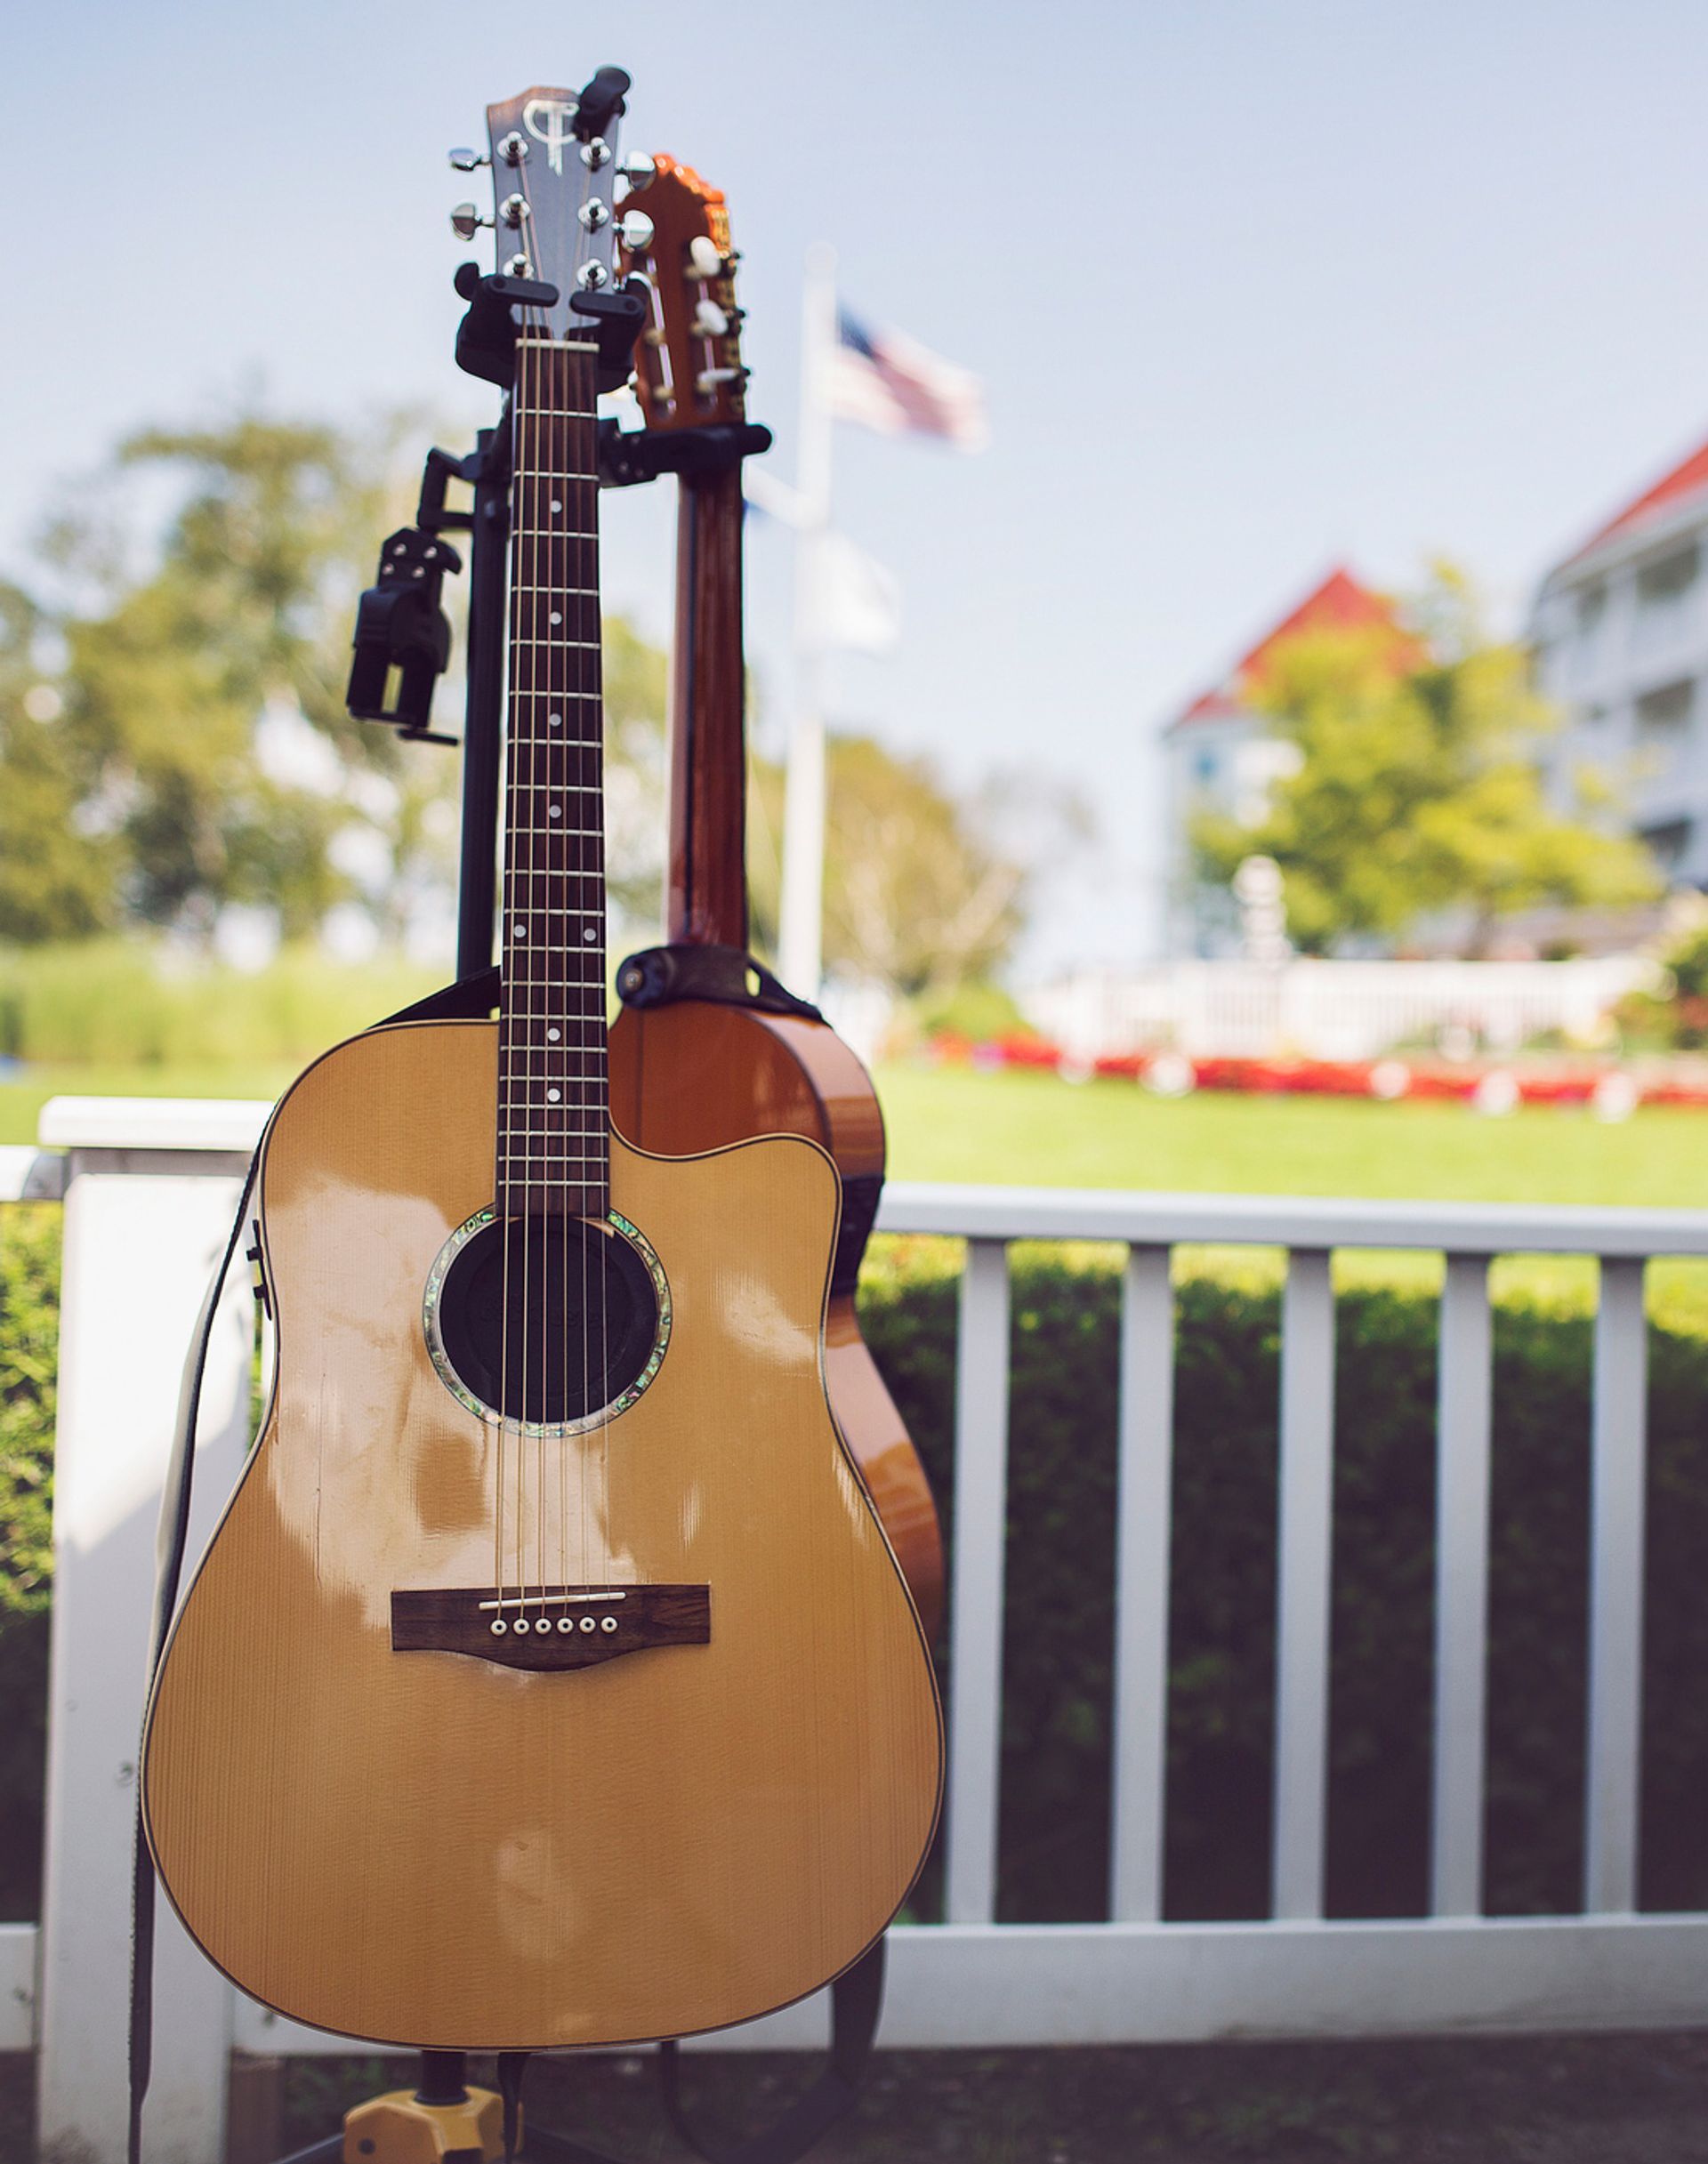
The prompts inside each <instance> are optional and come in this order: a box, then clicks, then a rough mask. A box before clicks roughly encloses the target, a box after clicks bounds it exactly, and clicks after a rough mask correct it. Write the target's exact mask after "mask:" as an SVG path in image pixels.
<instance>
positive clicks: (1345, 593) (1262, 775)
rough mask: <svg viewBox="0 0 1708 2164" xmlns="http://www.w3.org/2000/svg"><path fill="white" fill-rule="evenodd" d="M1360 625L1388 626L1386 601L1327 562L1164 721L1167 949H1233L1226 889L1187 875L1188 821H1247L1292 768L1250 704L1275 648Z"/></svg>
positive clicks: (1294, 757)
mask: <svg viewBox="0 0 1708 2164" xmlns="http://www.w3.org/2000/svg"><path fill="white" fill-rule="evenodd" d="M1367 626H1376V627H1380V628H1381V629H1382V630H1384V631H1393V630H1394V629H1395V624H1394V612H1393V605H1392V603H1391V602H1390V601H1389V600H1388V599H1386V598H1385V597H1384V596H1382V595H1381V594H1378V593H1374V592H1372V591H1371V590H1370V589H1369V588H1368V587H1367V586H1365V585H1363V584H1361V583H1360V582H1359V581H1358V579H1356V578H1355V577H1354V576H1353V575H1352V574H1351V573H1350V572H1349V571H1348V570H1346V569H1345V568H1344V567H1336V568H1335V569H1334V570H1333V571H1331V572H1330V573H1329V575H1328V576H1327V577H1326V578H1325V579H1323V580H1322V581H1321V582H1320V583H1318V584H1317V585H1316V586H1314V587H1313V588H1312V589H1311V591H1310V592H1309V593H1308V594H1307V595H1306V596H1305V598H1304V599H1303V600H1302V601H1301V602H1300V603H1299V605H1298V606H1297V607H1295V608H1293V609H1292V610H1291V611H1290V612H1289V613H1288V614H1287V615H1285V616H1284V617H1282V619H1281V621H1280V622H1279V623H1277V624H1275V625H1273V626H1272V627H1271V629H1270V630H1269V631H1268V632H1265V633H1264V635H1263V636H1262V638H1261V639H1260V640H1258V641H1257V643H1256V644H1255V645H1254V646H1253V647H1249V648H1247V649H1246V651H1245V653H1244V654H1242V655H1241V656H1240V657H1239V659H1238V660H1237V662H1236V663H1235V664H1234V665H1233V667H1232V668H1231V669H1229V671H1228V672H1227V674H1226V675H1225V676H1224V677H1222V679H1221V681H1220V682H1218V683H1216V684H1214V685H1213V686H1212V687H1211V688H1209V689H1208V690H1207V691H1203V692H1200V693H1199V694H1198V696H1197V697H1196V698H1195V699H1193V700H1192V701H1191V702H1190V703H1189V704H1188V705H1186V706H1184V707H1183V708H1182V709H1181V710H1180V712H1179V713H1178V714H1176V715H1175V717H1174V719H1173V720H1172V721H1171V722H1170V723H1169V724H1168V725H1167V727H1166V728H1164V731H1163V735H1162V744H1163V756H1164V761H1165V764H1166V780H1165V784H1164V788H1165V792H1166V806H1167V809H1166V817H1167V821H1168V827H1167V832H1168V847H1169V866H1168V926H1167V952H1168V953H1170V954H1201V955H1216V954H1231V953H1236V952H1237V950H1238V946H1239V930H1238V925H1237V912H1236V909H1235V905H1234V903H1233V900H1232V898H1231V897H1229V896H1228V895H1225V894H1221V893H1218V892H1214V891H1204V890H1203V889H1200V888H1199V886H1198V884H1197V881H1196V880H1195V878H1194V877H1193V872H1192V851H1191V841H1190V835H1189V828H1190V824H1191V820H1192V817H1193V816H1194V814H1195V813H1197V812H1200V811H1204V810H1211V811H1218V812H1226V813H1229V814H1231V815H1232V816H1233V817H1235V818H1237V819H1239V820H1241V821H1242V822H1244V823H1245V825H1250V826H1255V825H1258V823H1259V822H1260V821H1261V818H1262V817H1263V814H1264V811H1265V808H1267V805H1268V802H1269V791H1270V789H1271V788H1272V787H1273V786H1274V784H1275V783H1276V782H1277V780H1279V779H1280V778H1281V776H1284V775H1286V774H1291V773H1293V772H1295V771H1296V769H1297V766H1298V760H1299V752H1298V747H1297V746H1296V745H1295V744H1290V743H1288V742H1286V741H1285V738H1283V737H1280V736H1277V734H1276V730H1275V724H1274V721H1273V720H1272V719H1271V717H1270V716H1269V714H1267V713H1265V712H1263V711H1262V709H1261V706H1259V705H1258V704H1255V703H1254V701H1255V695H1256V694H1257V693H1258V692H1259V691H1260V690H1261V687H1262V684H1263V680H1264V678H1265V676H1266V675H1267V674H1268V672H1269V666H1270V664H1271V662H1272V661H1273V659H1274V656H1275V653H1276V650H1277V648H1279V647H1280V646H1281V645H1282V644H1283V643H1284V642H1285V640H1289V639H1292V638H1295V637H1297V635H1298V634H1299V633H1300V632H1324V631H1349V630H1359V629H1363V628H1365V627H1367Z"/></svg>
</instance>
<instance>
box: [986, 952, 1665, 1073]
mask: <svg viewBox="0 0 1708 2164" xmlns="http://www.w3.org/2000/svg"><path fill="white" fill-rule="evenodd" d="M1657 976H1658V969H1657V965H1656V963H1655V962H1653V961H1649V960H1648V959H1647V958H1645V957H1644V956H1642V955H1640V954H1613V955H1607V956H1604V957H1601V958H1599V959H1596V960H1584V961H1313V960H1310V959H1309V958H1301V959H1295V960H1294V961H1287V962H1282V963H1280V964H1278V965H1273V966H1270V965H1265V964H1261V963H1258V962H1250V961H1159V962H1153V963H1151V964H1149V965H1148V966H1147V967H1145V968H1141V969H1085V970H1082V971H1080V972H1078V973H1077V974H1076V975H1075V976H1073V977H1063V978H1061V979H1060V980H1059V982H1057V983H1055V984H1051V985H1039V986H1037V987H1036V988H1035V989H1034V990H1032V991H1029V992H1027V994H1025V995H1024V997H1023V999H1022V1001H1021V1005H1022V1007H1023V1008H1024V1010H1025V1012H1026V1018H1027V1021H1029V1022H1030V1023H1031V1024H1032V1025H1033V1026H1034V1027H1035V1028H1036V1029H1038V1030H1041V1031H1042V1032H1043V1034H1044V1035H1045V1036H1046V1037H1048V1038H1050V1039H1051V1040H1052V1041H1053V1042H1055V1043H1057V1044H1059V1045H1060V1046H1061V1048H1062V1050H1064V1051H1065V1052H1066V1053H1068V1056H1069V1057H1070V1058H1074V1059H1078V1060H1092V1059H1101V1058H1108V1057H1112V1056H1119V1055H1121V1054H1124V1053H1129V1052H1137V1051H1144V1050H1150V1049H1152V1048H1155V1047H1161V1046H1171V1047H1173V1048H1174V1049H1176V1050H1180V1051H1182V1052H1185V1053H1186V1054H1188V1057H1190V1058H1250V1059H1266V1058H1277V1057H1279V1056H1281V1055H1283V1054H1289V1053H1291V1054H1295V1055H1299V1056H1301V1057H1303V1058H1310V1059H1370V1058H1374V1057H1375V1056H1376V1054H1377V1053H1379V1052H1384V1051H1387V1050H1389V1049H1390V1047H1391V1046H1393V1045H1396V1044H1401V1043H1406V1042H1420V1041H1423V1042H1427V1041H1429V1040H1430V1039H1431V1038H1433V1037H1434V1036H1435V1035H1436V1034H1437V1033H1438V1031H1440V1030H1443V1029H1445V1028H1448V1027H1454V1028H1459V1029H1465V1030H1470V1031H1471V1032H1473V1033H1474V1034H1476V1035H1477V1036H1478V1037H1481V1038H1484V1039H1486V1040H1487V1041H1488V1042H1491V1043H1494V1044H1495V1045H1497V1046H1500V1047H1503V1048H1513V1047H1516V1046H1518V1045H1519V1044H1521V1043H1522V1042H1525V1040H1526V1039H1527V1038H1530V1037H1534V1036H1536V1035H1539V1034H1541V1033H1542V1032H1543V1031H1545V1030H1559V1031H1561V1032H1564V1033H1565V1034H1567V1035H1569V1036H1571V1037H1573V1038H1575V1039H1583V1040H1587V1039H1589V1038H1590V1037H1591V1036H1592V1034H1593V1033H1594V1030H1595V1028H1596V1026H1597V1024H1598V1022H1599V1020H1600V1018H1601V1017H1602V1016H1604V1015H1605V1014H1606V1013H1607V1010H1609V1009H1610V1008H1611V1007H1613V1006H1614V1005H1615V1003H1616V1002H1618V1001H1619V1000H1620V999H1622V998H1623V996H1624V994H1626V993H1627V992H1631V991H1633V990H1636V989H1639V988H1640V987H1642V986H1646V985H1651V984H1653V983H1654V982H1655V981H1656V978H1657Z"/></svg>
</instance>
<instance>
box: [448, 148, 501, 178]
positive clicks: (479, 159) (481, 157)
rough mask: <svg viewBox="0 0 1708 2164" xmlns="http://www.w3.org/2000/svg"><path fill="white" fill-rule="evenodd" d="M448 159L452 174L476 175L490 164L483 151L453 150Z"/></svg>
mask: <svg viewBox="0 0 1708 2164" xmlns="http://www.w3.org/2000/svg"><path fill="white" fill-rule="evenodd" d="M450 159H451V171H452V172H453V173H476V172H479V168H480V167H481V166H482V165H491V163H492V160H491V159H490V158H489V157H487V154H486V152H485V151H484V150H453V151H452V152H451V153H450Z"/></svg>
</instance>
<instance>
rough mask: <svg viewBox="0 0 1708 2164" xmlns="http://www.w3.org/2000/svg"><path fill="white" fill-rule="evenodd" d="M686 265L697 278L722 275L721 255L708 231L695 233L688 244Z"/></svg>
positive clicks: (719, 276)
mask: <svg viewBox="0 0 1708 2164" xmlns="http://www.w3.org/2000/svg"><path fill="white" fill-rule="evenodd" d="M688 267H689V271H690V272H691V273H692V275H693V276H694V277H695V278H721V277H722V275H723V256H722V253H721V250H720V249H719V247H718V244H717V242H716V241H715V240H713V238H712V236H711V235H710V234H709V233H697V234H696V235H695V236H694V237H693V239H692V240H690V241H689V244H688Z"/></svg>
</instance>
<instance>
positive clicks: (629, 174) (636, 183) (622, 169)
mask: <svg viewBox="0 0 1708 2164" xmlns="http://www.w3.org/2000/svg"><path fill="white" fill-rule="evenodd" d="M617 171H618V172H619V173H621V174H622V175H623V178H624V180H625V181H627V182H628V184H629V186H630V187H631V188H632V189H633V190H634V192H635V194H636V195H637V196H638V195H639V194H640V193H641V189H643V188H650V187H651V186H652V183H653V181H655V180H656V179H657V175H658V167H657V164H656V163H655V161H654V160H653V159H651V158H649V157H648V156H647V155H646V153H645V152H644V151H643V150H634V151H631V152H630V154H629V156H628V157H625V158H624V160H623V162H622V164H621V165H619V166H618V167H617Z"/></svg>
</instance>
